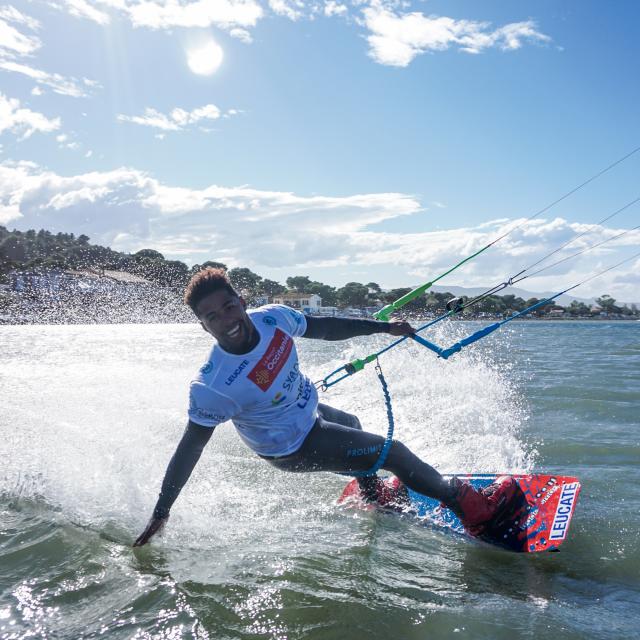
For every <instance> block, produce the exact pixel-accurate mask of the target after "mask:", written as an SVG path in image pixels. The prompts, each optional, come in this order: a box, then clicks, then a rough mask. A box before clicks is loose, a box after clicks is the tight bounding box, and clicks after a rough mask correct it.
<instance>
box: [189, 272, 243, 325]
mask: <svg viewBox="0 0 640 640" xmlns="http://www.w3.org/2000/svg"><path fill="white" fill-rule="evenodd" d="M220 289H225V290H226V291H228V292H229V293H230V294H231V295H234V296H238V297H240V296H239V295H238V292H237V291H236V290H235V289H234V288H233V286H232V284H231V282H230V281H229V276H228V275H227V272H226V271H225V270H224V269H214V268H213V267H207V268H205V269H202V270H201V271H198V272H197V273H194V274H193V275H192V276H191V280H189V284H188V285H187V288H186V289H185V291H184V301H185V304H188V305H189V306H190V307H191V311H193V313H195V314H196V315H198V312H197V311H196V308H197V306H198V305H199V304H200V302H201V301H202V299H203V298H205V297H206V296H208V295H209V294H210V293H213V292H214V291H220Z"/></svg>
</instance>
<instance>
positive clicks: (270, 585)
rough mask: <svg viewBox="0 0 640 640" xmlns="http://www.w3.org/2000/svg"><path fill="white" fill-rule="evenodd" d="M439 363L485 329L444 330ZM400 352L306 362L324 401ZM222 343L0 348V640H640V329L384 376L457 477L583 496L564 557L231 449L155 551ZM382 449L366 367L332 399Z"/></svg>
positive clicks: (454, 326) (423, 355)
mask: <svg viewBox="0 0 640 640" xmlns="http://www.w3.org/2000/svg"><path fill="white" fill-rule="evenodd" d="M443 324H444V326H441V327H440V328H439V329H438V331H436V332H434V333H432V334H430V336H429V338H430V339H432V340H434V341H435V342H438V343H439V344H442V345H444V346H446V345H447V344H449V343H451V342H453V341H454V340H456V339H458V338H460V337H462V336H464V335H466V334H468V333H470V332H472V331H474V330H475V329H477V328H478V327H479V326H480V325H478V324H475V323H463V322H449V323H443ZM388 342H389V337H388V336H371V337H368V338H358V339H354V340H350V341H345V342H322V341H310V340H304V339H300V340H298V345H299V351H300V357H301V364H302V368H303V370H304V371H305V372H306V373H307V375H309V376H310V377H311V378H312V379H313V380H317V379H320V378H322V377H324V376H325V375H326V374H327V373H329V372H330V371H332V370H333V369H335V368H336V367H338V366H340V365H341V364H343V363H344V362H347V361H349V360H351V359H353V358H355V357H362V356H364V355H367V354H368V353H370V352H372V351H374V350H375V349H378V348H381V347H382V346H384V345H386V344H387V343H388ZM209 348H210V338H209V337H208V336H207V334H205V333H204V332H203V331H202V330H201V329H199V327H197V326H196V325H93V326H78V325H75V326H0V638H1V639H9V638H11V639H13V638H63V639H74V640H75V639H77V638H97V637H108V638H110V639H111V638H114V639H115V638H136V639H142V638H176V639H177V638H215V639H223V638H230V639H241V638H242V639H244V638H265V639H271V638H273V639H283V640H284V639H291V640H293V639H299V638H300V639H302V638H305V639H306V638H309V639H312V638H317V639H327V640H331V639H343V638H350V639H352V638H353V639H360V638H362V639H376V638H380V639H384V640H390V639H396V638H397V639H414V638H415V639H418V638H419V639H427V638H429V639H433V638H450V637H456V638H457V637H460V638H464V637H466V638H474V639H475V638H488V639H489V638H491V639H499V638H509V639H510V640H512V639H514V638H536V639H537V640H545V639H547V638H548V639H553V640H557V639H558V638H562V639H566V638H611V639H618V638H639V637H640V624H639V623H640V614H638V612H639V611H640V577H639V576H640V545H639V542H640V533H639V532H638V527H639V525H640V516H639V507H640V496H639V492H638V486H639V483H640V467H639V465H638V463H639V462H640V436H639V429H638V423H639V418H640V323H633V322H611V323H606V322H584V323H578V322H575V323H574V322H555V323H554V322H535V321H529V322H519V323H515V322H514V323H511V325H509V326H508V327H505V329H504V330H502V331H500V332H497V333H496V334H493V335H492V336H491V337H489V338H487V339H485V340H483V341H481V342H480V343H477V345H474V346H473V347H470V348H468V349H466V350H465V351H463V352H462V353H460V354H458V355H456V356H453V357H452V358H451V360H449V361H446V362H445V361H442V360H438V359H437V358H435V357H434V355H433V354H432V353H431V352H428V351H427V350H425V349H424V348H422V347H420V346H419V345H416V344H413V343H408V342H407V343H404V344H402V345H401V346H399V347H398V348H396V349H394V350H392V351H390V352H388V353H387V354H385V355H384V356H383V357H382V358H381V363H382V366H383V370H384V373H385V376H386V378H387V381H388V384H389V389H390V393H391V397H392V400H393V409H394V415H395V419H396V425H397V426H396V437H397V438H398V439H400V440H402V441H404V442H405V443H406V444H407V445H408V446H409V447H410V448H412V449H413V450H414V451H415V452H416V453H417V454H419V455H420V456H421V457H423V458H424V459H425V460H427V461H428V462H430V463H431V464H432V465H434V466H436V467H437V468H438V469H440V470H441V471H443V472H472V471H475V472H524V471H533V470H540V471H549V472H555V473H564V474H571V475H576V476H578V477H579V478H580V480H581V482H582V493H581V495H580V499H579V502H578V506H577V511H576V515H575V517H574V520H573V523H572V526H571V529H570V532H569V535H568V539H567V541H566V542H565V543H564V545H563V547H562V550H561V551H560V552H559V553H546V554H533V555H525V554H514V553H509V552H507V551H502V550H499V549H497V548H492V547H489V546H487V545H483V544H480V543H477V542H474V541H471V540H468V539H464V538H460V537H455V536H453V535H451V534H446V533H443V532H441V531H439V530H437V529H434V528H432V527H429V526H424V525H420V524H418V523H416V522H414V521H412V520H411V519H408V518H400V517H394V516H389V515H385V514H381V513H375V512H374V513H371V512H360V511H353V510H348V509H344V508H342V507H339V506H337V505H336V498H337V496H338V495H339V494H340V492H341V490H342V488H343V486H344V484H345V482H346V480H345V478H344V477H341V476H337V475H331V474H325V473H318V474H287V473H284V472H281V471H278V470H276V469H274V468H272V467H271V466H269V465H268V464H266V463H264V462H263V461H261V460H260V459H259V458H257V457H256V456H254V455H252V454H251V452H250V451H248V450H247V449H246V448H245V447H244V445H243V444H242V443H241V442H240V440H239V438H238V436H237V435H236V433H235V431H234V429H233V427H232V426H231V425H230V424H225V425H223V426H221V427H219V428H218V429H217V430H216V433H215V434H214V436H213V437H212V439H211V441H210V442H209V444H208V446H207V448H206V449H205V452H204V454H203V456H202V458H201V460H200V462H199V464H198V466H197V467H196V469H195V471H194V473H193V476H192V477H191V479H190V481H189V483H188V484H187V486H186V487H185V489H184V490H183V492H182V495H181V496H180V497H179V499H178V501H177V502H176V504H175V506H174V508H173V510H172V514H171V518H170V521H169V524H168V526H167V529H166V532H165V534H164V536H163V537H162V538H157V539H154V541H153V543H152V544H150V545H148V546H146V547H144V548H141V549H136V550H134V549H132V547H131V543H132V542H133V540H134V539H135V537H136V536H137V535H138V534H139V533H140V532H141V531H142V529H143V528H144V526H145V524H146V522H147V520H148V518H149V516H150V514H151V511H152V509H153V506H154V504H155V500H156V497H157V493H158V490H159V486H160V483H161V480H162V477H163V474H164V471H165V468H166V465H167V463H168V461H169V459H170V457H171V455H172V454H173V451H174V450H175V446H176V443H177V442H178V440H179V438H180V436H181V433H182V431H183V429H184V426H185V422H186V419H185V416H186V409H187V403H188V397H187V389H188V383H189V381H190V379H191V377H192V375H193V374H194V373H195V372H197V370H198V368H199V367H200V366H201V364H203V363H204V362H205V361H206V358H207V353H208V350H209ZM321 401H323V402H326V403H329V404H332V405H333V406H336V407H338V408H341V409H344V410H347V411H351V412H354V413H356V414H357V415H358V416H359V417H360V419H361V421H362V423H363V425H364V426H365V428H366V429H369V430H372V431H375V432H378V433H381V434H383V433H385V432H386V428H387V424H386V414H385V407H384V401H383V395H382V391H381V388H380V385H379V383H378V380H377V378H376V376H375V372H374V371H373V365H369V366H368V367H367V368H366V369H365V370H364V371H362V372H360V373H358V374H357V375H354V376H353V377H351V378H349V379H348V380H345V381H343V382H341V383H340V384H338V385H337V386H336V387H334V388H332V389H331V390H330V391H329V392H327V393H324V394H322V397H321Z"/></svg>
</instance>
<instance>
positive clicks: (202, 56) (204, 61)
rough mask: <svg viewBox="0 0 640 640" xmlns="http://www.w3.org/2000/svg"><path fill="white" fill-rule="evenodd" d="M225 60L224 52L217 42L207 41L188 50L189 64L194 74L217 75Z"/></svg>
mask: <svg viewBox="0 0 640 640" xmlns="http://www.w3.org/2000/svg"><path fill="white" fill-rule="evenodd" d="M223 58H224V52H223V51H222V48H221V47H220V45H219V44H218V43H217V42H214V41H213V40H211V39H210V40H207V41H206V42H202V43H199V44H198V45H196V46H193V47H191V48H190V49H188V50H187V64H188V65H189V69H191V71H193V73H197V74H198V75H200V76H210V75H211V74H213V73H215V72H216V71H217V70H218V68H219V67H220V65H221V64H222V59H223Z"/></svg>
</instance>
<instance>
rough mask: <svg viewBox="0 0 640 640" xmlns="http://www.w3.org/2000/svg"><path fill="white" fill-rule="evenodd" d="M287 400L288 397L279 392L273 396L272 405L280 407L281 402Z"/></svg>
mask: <svg viewBox="0 0 640 640" xmlns="http://www.w3.org/2000/svg"><path fill="white" fill-rule="evenodd" d="M286 398H287V396H285V395H283V394H282V392H281V391H278V393H276V395H275V396H273V400H272V401H271V404H272V405H273V406H274V407H275V406H277V405H279V404H280V403H281V402H284V401H285V400H286Z"/></svg>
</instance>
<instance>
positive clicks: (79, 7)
mask: <svg viewBox="0 0 640 640" xmlns="http://www.w3.org/2000/svg"><path fill="white" fill-rule="evenodd" d="M63 3H64V6H65V7H66V8H67V11H68V12H69V13H70V14H71V15H72V16H76V17H77V18H87V19H88V20H91V21H93V22H96V23H97V24H101V25H107V24H109V22H110V18H109V14H108V13H105V12H104V11H100V10H99V9H96V7H94V6H93V5H92V4H90V3H89V2H87V1H86V0H63Z"/></svg>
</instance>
